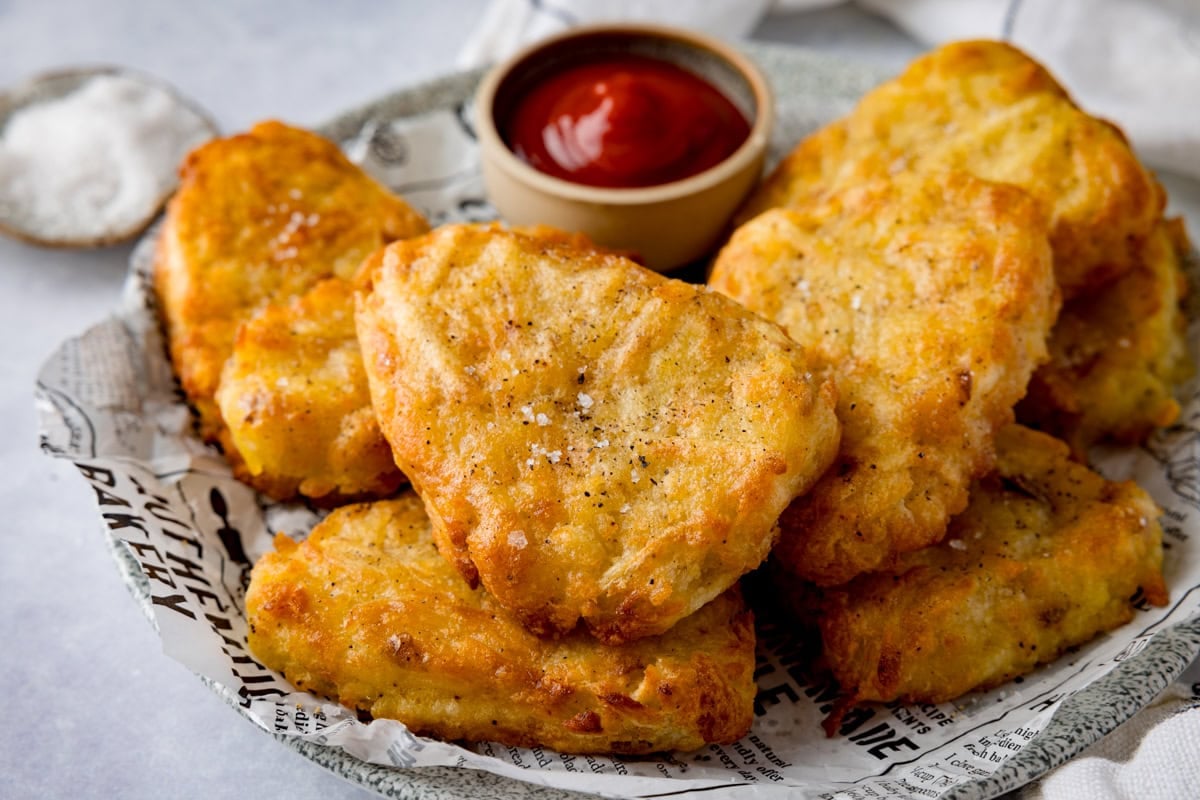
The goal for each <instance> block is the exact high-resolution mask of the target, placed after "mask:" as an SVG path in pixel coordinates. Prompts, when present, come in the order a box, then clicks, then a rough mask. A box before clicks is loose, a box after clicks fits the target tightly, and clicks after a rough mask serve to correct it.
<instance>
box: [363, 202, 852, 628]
mask: <svg viewBox="0 0 1200 800" xmlns="http://www.w3.org/2000/svg"><path fill="white" fill-rule="evenodd" d="M365 271H366V272H368V273H369V284H370V285H369V286H368V287H367V288H368V291H365V292H364V293H363V294H361V295H360V297H359V305H358V335H359V341H360V343H361V344H362V348H363V355H364V360H365V363H366V368H367V376H368V379H369V383H370V387H371V399H372V403H373V405H374V407H375V409H376V412H377V413H378V415H379V420H380V426H381V427H382V429H383V431H384V435H385V436H387V438H388V441H389V442H390V443H391V445H392V449H393V451H394V453H395V457H396V463H397V464H398V465H399V466H400V467H401V469H402V470H403V471H404V473H405V474H406V475H408V476H409V478H410V479H411V480H412V482H413V486H414V488H415V489H416V490H417V491H418V493H419V494H420V495H421V496H422V498H423V499H424V500H425V502H426V504H427V506H428V508H429V513H430V516H431V517H432V518H433V524H434V538H435V541H436V542H437V544H438V547H439V549H440V550H441V551H442V553H443V554H444V555H446V557H448V558H450V559H451V560H452V561H453V562H454V563H455V564H456V565H457V566H458V568H459V570H460V571H461V572H462V573H463V575H464V576H465V577H467V579H468V580H471V581H474V580H475V579H478V580H479V581H481V582H482V583H483V585H484V586H485V587H487V589H488V590H489V591H490V592H491V593H492V594H493V595H494V596H495V597H496V598H497V601H498V602H499V603H500V604H501V605H503V606H504V607H505V608H508V609H510V610H511V611H513V612H514V613H515V614H516V615H517V616H518V617H519V618H520V619H521V620H522V622H523V623H525V624H526V625H528V626H529V627H530V628H531V629H533V630H535V631H537V632H539V633H543V634H553V633H562V632H566V631H570V630H572V629H573V628H574V627H575V626H576V624H577V623H578V622H579V620H580V618H582V619H584V620H585V621H586V622H587V624H588V625H589V626H590V628H591V629H592V631H593V633H595V635H597V636H598V637H600V638H601V639H603V640H604V641H606V642H609V643H616V642H620V641H628V640H631V639H635V638H638V637H641V636H648V635H652V634H656V633H660V632H662V631H664V630H666V629H668V628H669V627H670V626H671V625H672V624H674V623H675V622H676V621H677V620H680V619H682V618H683V617H685V616H687V615H688V614H690V613H692V612H693V611H695V610H696V609H698V608H699V607H700V606H702V605H703V604H704V603H706V602H708V601H709V600H711V599H712V598H714V597H716V596H717V595H719V594H720V593H721V592H723V591H725V589H727V588H728V587H729V586H731V585H732V584H733V583H734V581H736V580H737V578H738V577H739V576H740V575H742V574H743V573H745V572H746V571H748V570H750V569H752V568H754V567H755V566H756V565H758V564H759V563H760V562H761V561H762V560H763V558H765V557H766V554H767V552H768V550H769V549H770V546H771V544H772V542H773V541H774V538H775V520H776V518H777V517H778V515H779V512H780V511H782V510H783V508H784V506H785V505H786V504H787V503H788V501H789V500H791V498H792V497H794V496H795V495H796V494H797V493H798V492H801V491H803V490H805V489H806V488H807V487H808V486H809V485H810V484H811V483H812V482H813V480H815V478H816V476H818V475H819V474H820V473H821V472H822V471H823V470H824V469H825V467H826V466H827V464H828V463H829V461H830V459H831V458H832V455H833V453H834V451H835V450H836V447H837V440H838V423H837V420H836V418H835V416H834V413H833V405H834V397H833V391H832V386H831V385H830V384H828V383H826V382H822V381H818V380H814V379H813V378H812V376H811V375H808V374H806V373H807V371H808V365H807V359H806V356H805V355H804V354H803V352H802V351H801V350H800V349H799V348H797V347H796V346H795V345H794V344H792V343H791V342H790V341H789V340H788V339H787V337H786V336H785V335H784V334H783V332H782V331H781V330H780V329H779V328H778V327H777V326H775V325H772V324H769V323H767V322H765V321H763V320H761V319H760V318H758V317H757V316H755V315H753V314H750V313H748V312H747V311H745V310H744V309H742V308H741V307H739V306H738V305H736V304H735V303H732V302H730V301H729V300H728V299H727V298H724V297H721V296H719V295H717V294H715V293H711V292H708V291H706V290H704V289H703V288H698V287H695V286H691V285H688V284H684V283H681V282H679V281H672V280H668V279H666V278H663V277H662V276H661V275H658V274H656V273H653V272H650V271H648V270H645V269H642V268H641V267H638V266H637V265H636V264H633V263H632V262H630V261H628V260H626V259H623V258H620V257H617V256H613V255H605V254H599V253H596V252H590V251H583V250H577V249H574V248H570V247H563V246H560V245H555V244H551V243H547V242H545V241H543V240H539V239H534V238H530V237H527V236H522V235H520V234H515V233H511V232H504V231H501V230H499V229H488V228H482V227H475V226H451V227H444V228H441V229H439V230H437V231H434V232H433V233H431V234H429V235H428V236H426V237H423V238H421V239H414V240H410V241H408V242H399V243H397V244H395V245H392V246H389V247H388V248H387V249H385V250H384V251H382V252H381V253H378V254H376V255H375V256H373V257H372V259H371V261H370V262H369V263H368V265H367V267H366V268H365Z"/></svg>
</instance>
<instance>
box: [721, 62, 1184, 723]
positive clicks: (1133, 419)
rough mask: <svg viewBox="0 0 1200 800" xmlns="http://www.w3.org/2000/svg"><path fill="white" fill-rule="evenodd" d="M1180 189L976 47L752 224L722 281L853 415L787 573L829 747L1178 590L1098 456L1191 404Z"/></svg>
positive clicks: (757, 200) (1129, 493) (1141, 520)
mask: <svg viewBox="0 0 1200 800" xmlns="http://www.w3.org/2000/svg"><path fill="white" fill-rule="evenodd" d="M1163 201H1164V198H1163V193H1162V190H1161V189H1160V187H1159V186H1158V184H1157V182H1156V181H1155V180H1154V178H1153V177H1152V176H1151V174H1149V173H1148V172H1147V171H1146V170H1145V169H1144V168H1143V167H1142V166H1141V165H1140V164H1139V163H1138V161H1137V159H1136V158H1135V157H1134V155H1133V153H1132V152H1131V150H1130V148H1129V146H1128V144H1127V143H1126V141H1125V139H1124V137H1123V136H1122V134H1121V132H1120V131H1119V130H1117V129H1116V128H1115V127H1113V126H1112V125H1110V124H1108V123H1106V122H1103V121H1101V120H1098V119H1095V118H1093V117H1090V116H1088V115H1087V114H1085V113H1084V112H1083V111H1081V110H1080V109H1079V108H1078V107H1077V106H1075V105H1074V104H1073V103H1072V101H1071V99H1070V98H1069V97H1068V95H1067V94H1066V92H1065V91H1064V90H1063V89H1062V87H1060V86H1059V85H1058V84H1057V83H1056V82H1055V81H1054V79H1053V78H1052V77H1051V76H1050V75H1049V74H1048V73H1047V72H1046V71H1045V69H1043V68H1042V67H1041V66H1040V65H1038V64H1037V63H1035V62H1034V61H1032V60H1031V59H1029V58H1028V57H1027V56H1025V55H1024V54H1022V53H1021V52H1019V51H1018V50H1016V49H1014V48H1012V47H1009V46H1007V45H1004V44H1000V43H994V42H966V43H959V44H952V45H949V46H946V47H944V48H942V49H940V50H937V51H935V52H933V53H931V54H929V55H927V56H925V57H923V58H921V59H919V60H917V61H916V62H914V63H913V64H912V65H911V66H910V67H909V69H908V70H907V71H906V72H905V73H904V74H902V75H901V76H899V77H898V78H896V79H895V80H893V81H891V82H889V83H886V84H884V85H882V86H880V87H879V88H878V89H876V90H874V91H873V92H871V93H870V94H868V95H867V96H866V97H864V98H863V100H862V101H861V103H860V104H859V106H858V107H857V109H856V110H854V111H853V112H852V113H851V114H849V115H848V116H847V117H845V118H844V119H841V120H839V121H837V122H835V123H833V124H832V125H830V126H828V127H827V128H824V129H822V130H820V131H818V132H817V133H815V134H813V135H812V136H810V137H809V138H807V139H805V140H804V141H802V142H801V143H800V144H799V146H798V147H797V148H796V149H795V151H793V152H792V154H791V155H790V156H788V157H787V159H786V160H785V161H784V162H783V163H782V164H781V165H780V166H779V167H778V168H777V169H776V171H775V172H774V173H773V174H772V175H771V177H770V178H769V179H768V180H767V182H766V183H765V184H764V185H763V187H762V188H761V189H760V190H759V191H758V192H757V194H756V195H755V196H754V197H753V198H752V199H751V201H750V202H749V205H748V207H747V209H746V210H744V211H743V214H742V217H741V219H742V221H743V222H744V224H742V225H741V227H740V228H738V230H737V231H736V232H735V234H734V235H733V237H732V238H731V240H730V242H729V243H728V244H727V245H726V246H725V248H724V249H723V251H722V252H721V253H720V255H719V257H718V259H717V261H716V263H715V265H714V268H713V271H712V274H711V278H710V285H711V286H712V287H713V288H715V289H717V290H718V291H721V292H723V293H725V294H727V295H729V296H730V297H733V298H735V299H737V300H738V301H740V302H741V303H743V304H744V305H746V306H747V307H748V308H750V309H753V310H755V311H757V312H759V313H761V314H763V315H764V316H766V317H767V318H769V319H772V320H774V321H776V322H778V323H779V324H780V325H782V326H783V327H784V329H785V330H786V331H787V332H788V334H789V336H790V337H791V338H792V339H793V340H795V341H796V342H797V343H798V344H799V345H800V346H801V347H803V348H805V349H806V350H807V351H808V352H810V353H812V354H813V357H814V359H815V360H816V367H815V369H816V373H817V375H818V376H820V377H822V378H826V379H829V380H831V381H833V382H834V384H835V385H836V387H837V392H838V407H837V413H838V417H839V419H840V420H841V422H842V424H843V426H844V432H843V437H842V443H841V449H840V451H839V453H838V455H837V458H836V459H835V461H834V465H833V467H832V468H831V469H830V470H829V472H827V473H826V474H825V475H824V476H823V477H822V478H821V480H820V481H819V482H818V483H817V484H816V486H815V487H814V488H813V490H812V491H810V492H809V493H807V494H806V495H804V496H803V497H801V498H799V499H797V500H796V501H795V502H793V503H792V504H791V506H790V507H789V508H788V509H787V510H786V511H785V512H784V514H783V517H782V520H781V527H782V537H781V540H780V542H779V544H778V546H777V547H776V548H775V550H774V554H773V559H772V574H773V575H774V578H775V586H776V591H777V594H778V596H780V597H781V598H782V599H784V600H786V601H787V602H788V604H789V605H790V606H791V608H792V610H793V611H794V612H795V613H796V614H798V615H799V617H798V624H799V625H806V624H810V625H813V626H815V627H816V628H818V629H819V634H820V639H821V642H822V645H823V659H824V664H825V666H826V667H827V668H828V669H829V670H831V672H832V675H833V677H834V678H835V679H836V680H837V682H838V683H839V684H840V686H841V689H842V694H843V698H842V703H841V704H840V706H839V708H838V711H837V712H836V713H835V714H834V715H833V718H832V719H831V720H830V729H831V731H832V730H836V728H837V719H838V717H839V715H840V713H841V712H842V711H844V710H845V709H846V708H847V707H849V706H850V705H853V704H854V703H857V702H862V701H891V700H896V699H901V700H905V701H920V702H938V701H943V700H947V699H950V698H953V697H956V696H958V695H961V694H963V693H965V692H968V691H970V690H972V689H976V688H983V687H989V686H994V685H996V684H998V683H1001V682H1003V681H1005V680H1008V679H1010V678H1012V677H1014V676H1016V675H1019V674H1021V673H1024V672H1027V671H1029V670H1031V669H1032V668H1034V667H1035V666H1036V665H1038V664H1040V663H1043V662H1046V661H1048V660H1050V659H1052V658H1055V657H1056V656H1057V655H1059V654H1060V653H1062V652H1063V651H1064V650H1066V649H1068V648H1070V647H1073V646H1076V645H1079V644H1081V643H1082V642H1085V641H1087V640H1088V639H1091V638H1092V637H1094V636H1096V635H1097V634H1098V633H1100V632H1102V631H1105V630H1107V629H1110V628H1113V627H1115V626H1117V625H1120V624H1122V623H1124V622H1125V621H1127V620H1129V619H1130V618H1131V616H1132V614H1133V606H1134V605H1135V604H1136V603H1138V602H1141V601H1145V602H1149V603H1153V604H1163V603H1165V602H1166V596H1167V595H1166V588H1165V586H1164V582H1163V578H1162V573H1161V565H1162V544H1161V530H1160V527H1159V524H1158V522H1157V516H1158V513H1159V512H1158V509H1157V508H1156V506H1155V504H1154V503H1153V501H1152V500H1151V499H1150V498H1149V497H1148V496H1147V495H1146V493H1145V492H1144V491H1142V490H1141V489H1140V488H1138V487H1137V486H1136V485H1135V484H1133V483H1130V482H1123V483H1118V482H1111V481H1108V480H1105V479H1104V478H1102V477H1101V476H1100V475H1098V474H1096V473H1095V472H1093V471H1092V470H1091V469H1089V467H1088V465H1087V460H1086V459H1087V451H1088V448H1089V446H1090V445H1091V444H1093V443H1095V442H1097V441H1099V440H1101V439H1105V438H1112V439H1115V440H1117V441H1120V442H1123V443H1134V442H1139V441H1141V440H1143V439H1144V438H1145V437H1146V436H1147V435H1148V434H1149V432H1150V431H1151V430H1153V429H1154V428H1155V427H1156V426H1162V425H1166V424H1169V423H1171V422H1172V421H1173V420H1174V418H1175V416H1176V415H1177V413H1178V410H1179V408H1178V405H1177V404H1176V402H1175V400H1174V399H1173V395H1172V391H1173V388H1174V386H1175V384H1177V383H1178V382H1180V381H1182V380H1183V379H1184V378H1186V377H1187V376H1188V374H1189V371H1190V366H1189V364H1190V361H1189V359H1188V356H1187V352H1186V346H1185V342H1184V325H1185V321H1184V317H1183V314H1182V312H1181V310H1180V299H1181V295H1182V292H1183V290H1184V277H1183V274H1182V271H1181V258H1182V255H1183V253H1184V252H1185V250H1186V247H1187V244H1186V242H1185V237H1184V234H1183V229H1182V225H1181V224H1180V223H1179V222H1178V221H1166V220H1164V219H1163V218H1162V209H1163ZM1060 306H1061V312H1060ZM1023 398H1024V399H1023ZM1014 407H1015V409H1016V413H1015V415H1014ZM1014 419H1017V420H1019V421H1020V422H1021V423H1023V425H1025V426H1028V427H1023V426H1022V425H1016V424H1014ZM1034 428H1036V429H1039V430H1033V429H1034ZM1054 437H1058V438H1054Z"/></svg>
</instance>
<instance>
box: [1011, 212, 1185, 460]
mask: <svg viewBox="0 0 1200 800" xmlns="http://www.w3.org/2000/svg"><path fill="white" fill-rule="evenodd" d="M1189 247H1190V245H1189V244H1188V241H1187V235H1186V234H1185V232H1184V228H1183V221H1182V220H1179V219H1176V220H1168V221H1164V222H1162V223H1160V224H1159V225H1158V227H1157V228H1156V229H1155V231H1154V233H1153V234H1152V235H1151V236H1150V238H1149V239H1147V240H1145V241H1144V242H1142V243H1141V245H1140V247H1139V249H1138V264H1137V266H1135V267H1134V268H1133V269H1132V270H1131V271H1130V272H1129V273H1127V274H1126V275H1124V276H1122V277H1121V278H1120V279H1119V280H1117V281H1114V282H1113V283H1110V284H1108V285H1107V286H1104V287H1101V288H1100V289H1097V290H1095V291H1092V292H1088V293H1087V294H1084V295H1080V296H1079V297H1076V298H1075V299H1073V300H1072V301H1071V302H1069V303H1067V304H1066V305H1064V306H1063V310H1062V314H1060V315H1059V319H1058V323H1057V324H1056V325H1055V327H1054V331H1053V333H1052V334H1051V336H1050V362H1049V363H1047V364H1044V365H1042V366H1041V367H1040V368H1039V369H1038V371H1037V372H1036V373H1034V376H1033V380H1032V381H1031V382H1030V384H1029V395H1028V397H1026V398H1025V400H1023V401H1022V402H1021V404H1020V405H1019V406H1018V407H1017V416H1018V417H1019V418H1020V420H1021V421H1022V422H1024V423H1026V424H1028V425H1032V426H1033V427H1036V428H1039V429H1041V430H1044V431H1047V432H1049V433H1053V434H1054V435H1056V436H1059V437H1061V438H1063V439H1065V440H1066V441H1067V442H1068V443H1070V445H1071V448H1072V450H1073V451H1074V452H1075V455H1076V457H1077V458H1080V459H1085V458H1086V453H1087V448H1088V447H1089V446H1090V445H1091V444H1093V443H1094V442H1096V441H1098V440H1100V439H1102V438H1111V439H1113V440H1115V441H1118V442H1121V443H1126V444H1130V443H1135V442H1141V441H1144V440H1145V438H1146V436H1148V435H1149V433H1150V431H1151V430H1153V429H1154V428H1156V427H1162V426H1166V425H1170V424H1171V423H1172V422H1174V421H1175V418H1176V417H1177V416H1178V415H1179V404H1178V403H1177V402H1176V401H1175V397H1174V395H1173V391H1174V387H1175V386H1176V385H1178V384H1180V383H1182V382H1183V381H1185V380H1187V379H1188V378H1189V377H1191V375H1192V373H1193V370H1194V367H1193V365H1192V359H1191V357H1190V356H1189V353H1188V347H1187V336H1186V333H1187V319H1186V316H1185V314H1184V311H1183V308H1182V306H1181V302H1182V299H1183V295H1184V293H1185V291H1186V290H1187V279H1186V277H1185V276H1184V274H1183V267H1182V263H1181V262H1182V259H1183V258H1184V257H1185V254H1186V253H1187V252H1188V250H1189Z"/></svg>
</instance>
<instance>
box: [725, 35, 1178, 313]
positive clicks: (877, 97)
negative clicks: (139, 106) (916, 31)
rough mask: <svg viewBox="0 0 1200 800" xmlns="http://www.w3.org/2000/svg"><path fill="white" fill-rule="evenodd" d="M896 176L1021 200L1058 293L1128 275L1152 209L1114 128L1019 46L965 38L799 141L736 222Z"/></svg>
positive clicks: (1153, 199) (1146, 180)
mask: <svg viewBox="0 0 1200 800" xmlns="http://www.w3.org/2000/svg"><path fill="white" fill-rule="evenodd" d="M905 169H917V170H936V171H941V170H946V169H961V170H966V171H969V172H971V173H972V174H974V175H976V176H978V177H980V178H985V179H988V180H994V181H999V182H1003V183H1013V184H1016V185H1017V186H1020V187H1021V188H1022V189H1025V190H1026V191H1027V192H1029V193H1030V194H1032V195H1033V196H1034V197H1035V198H1037V200H1038V202H1039V203H1041V204H1042V206H1043V208H1044V209H1045V210H1046V212H1047V213H1049V215H1050V217H1051V230H1050V243H1051V246H1052V248H1053V250H1054V259H1055V271H1056V273H1057V275H1058V280H1059V283H1060V285H1061V286H1062V289H1063V292H1064V294H1065V295H1066V296H1068V297H1070V296H1072V295H1074V294H1076V293H1077V292H1079V291H1080V290H1082V289H1084V288H1086V287H1088V286H1097V285H1100V284H1101V283H1104V282H1105V281H1107V280H1109V279H1111V278H1113V277H1115V276H1117V275H1119V274H1121V273H1122V272H1124V271H1125V270H1127V269H1128V268H1130V267H1131V266H1132V264H1133V262H1134V258H1135V255H1134V252H1133V247H1134V245H1135V244H1136V240H1137V239H1140V238H1142V237H1145V236H1147V235H1148V234H1149V233H1150V231H1151V230H1152V229H1153V226H1154V223H1155V220H1156V219H1157V218H1158V216H1159V214H1160V212H1161V210H1162V206H1163V192H1162V190H1161V188H1160V187H1159V186H1158V184H1157V182H1156V181H1155V180H1154V178H1153V176H1152V175H1151V174H1150V173H1149V172H1147V171H1146V169H1145V168H1143V167H1142V165H1141V164H1140V163H1139V162H1138V161H1137V158H1136V157H1135V156H1134V154H1133V152H1132V151H1131V150H1130V148H1129V146H1128V144H1127V143H1126V141H1125V139H1124V137H1123V135H1122V134H1121V132H1120V131H1119V130H1118V129H1117V128H1116V127H1114V126H1113V125H1111V124H1109V123H1107V122H1104V121H1102V120H1098V119H1095V118H1093V117H1089V116H1088V115H1087V114H1085V113H1084V112H1083V111H1081V110H1080V109H1079V108H1078V107H1076V106H1075V104H1074V103H1072V102H1071V99H1070V97H1068V96H1067V93H1066V92H1065V91H1064V90H1063V88H1062V87H1061V86H1059V85H1058V83H1056V82H1055V80H1054V78H1053V77H1051V76H1050V74H1049V73H1048V72H1046V70H1045V69H1043V68H1042V67H1041V66H1040V65H1039V64H1037V63H1036V62H1035V61H1033V60H1032V59H1030V58H1029V57H1028V56H1026V55H1025V54H1024V53H1022V52H1021V51H1019V50H1017V49H1016V48H1014V47H1012V46H1010V45H1007V44H1003V43H1001V42H986V41H976V42H959V43H955V44H949V45H946V46H944V47H942V48H939V49H937V50H934V51H933V52H931V53H929V54H927V55H925V56H923V57H922V58H919V59H917V60H916V61H914V62H913V63H912V65H910V66H909V68H908V69H907V70H906V71H905V72H904V73H903V74H902V75H900V76H899V77H898V78H895V79H894V80H892V81H889V82H887V83H885V84H883V85H882V86H880V87H878V88H877V89H875V90H874V91H872V92H870V93H869V94H867V95H866V96H865V97H864V98H863V99H862V101H861V102H860V103H859V104H858V107H857V108H856V109H855V110H854V111H853V112H851V114H850V115H849V116H847V117H845V118H843V119H841V120H839V121H837V122H835V123H833V124H832V125H830V126H829V127H827V128H825V129H823V130H821V131H819V132H818V133H816V134H814V135H813V136H811V137H809V138H808V139H806V140H804V141H803V142H801V143H800V144H799V146H797V148H796V149H795V151H793V152H792V154H791V155H789V156H788V157H787V158H786V159H785V160H784V161H783V162H782V163H781V164H780V165H779V166H778V167H777V168H776V169H775V171H774V172H773V173H772V174H771V176H770V177H769V178H768V179H767V181H766V182H765V183H764V184H763V186H762V187H761V188H760V189H759V190H758V192H757V193H756V194H755V195H753V196H752V197H751V198H750V200H748V201H747V205H746V206H745V208H744V209H743V210H742V211H741V212H740V214H739V218H740V219H741V220H743V221H744V220H747V219H750V218H751V217H753V216H755V215H757V214H759V213H761V212H762V211H764V210H766V209H768V208H773V207H778V206H790V205H793V204H795V203H798V202H802V201H803V200H804V199H805V198H806V197H811V196H812V195H813V194H820V193H822V192H825V191H829V190H831V189H836V188H838V187H842V186H847V185H852V184H855V183H860V182H862V181H863V180H866V179H869V178H871V177H878V176H883V175H887V174H894V173H895V172H897V171H900V170H905Z"/></svg>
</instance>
